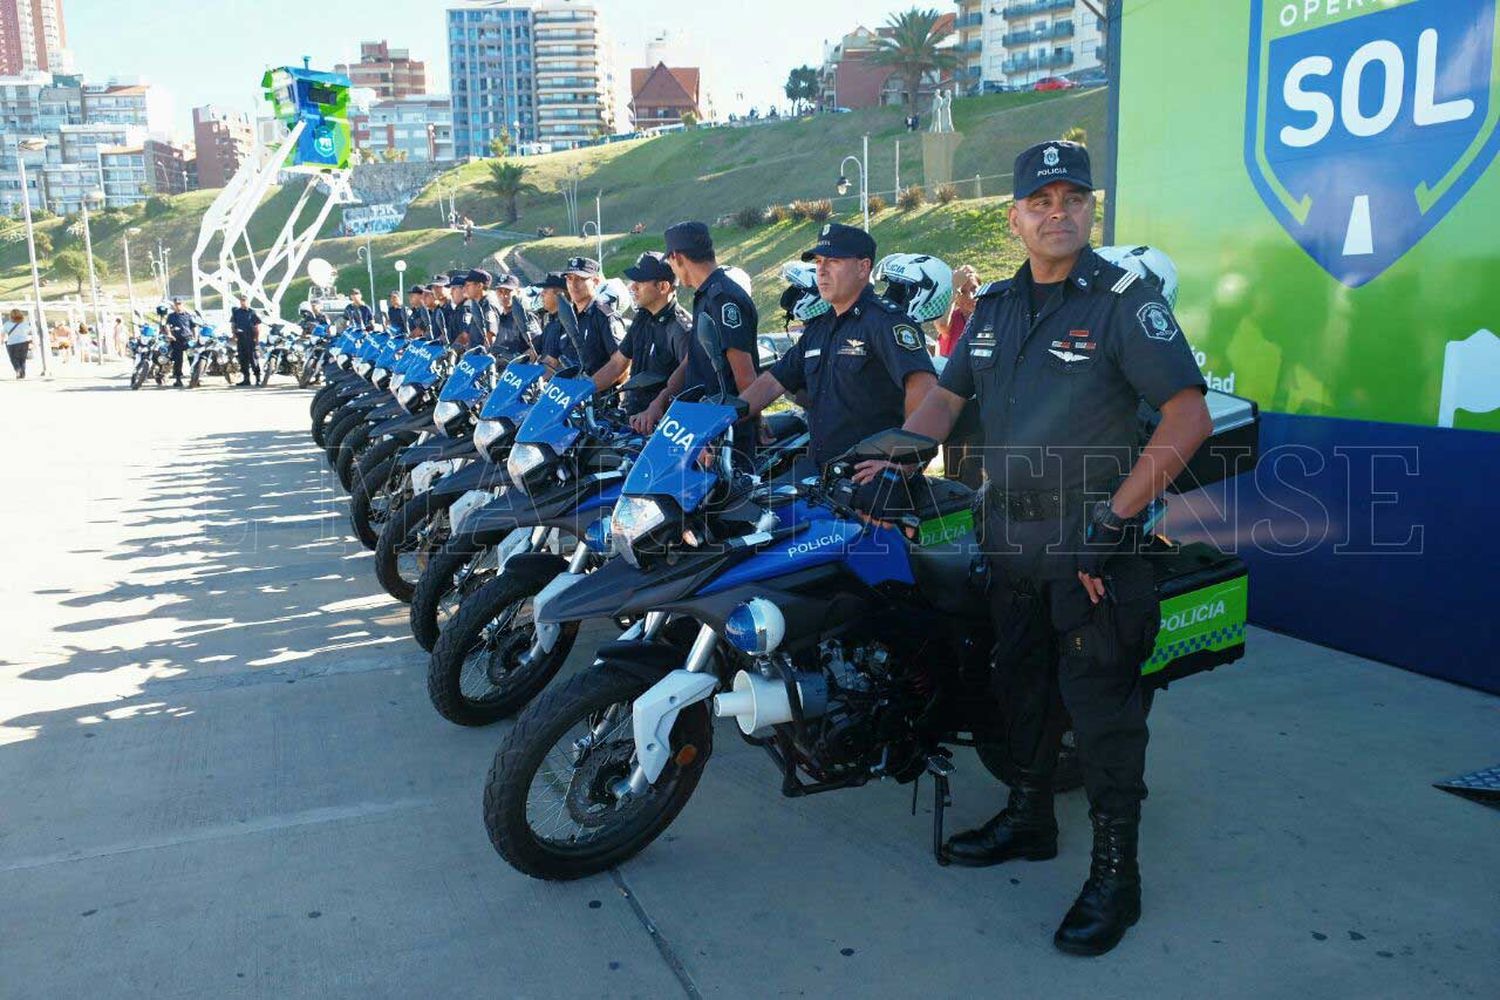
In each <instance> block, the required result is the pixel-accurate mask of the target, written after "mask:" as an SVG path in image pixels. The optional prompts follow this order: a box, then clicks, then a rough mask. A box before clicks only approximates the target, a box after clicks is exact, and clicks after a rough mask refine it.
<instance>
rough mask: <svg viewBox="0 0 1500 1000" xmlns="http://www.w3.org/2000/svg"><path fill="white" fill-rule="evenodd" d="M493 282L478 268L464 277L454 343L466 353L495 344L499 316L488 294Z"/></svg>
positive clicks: (486, 272) (488, 275)
mask: <svg viewBox="0 0 1500 1000" xmlns="http://www.w3.org/2000/svg"><path fill="white" fill-rule="evenodd" d="M492 280H493V278H492V277H491V276H490V272H488V271H486V270H484V269H483V268H478V267H476V268H474V269H473V270H471V271H469V272H468V273H467V274H465V275H464V285H463V288H464V301H463V305H462V306H460V307H459V310H458V314H457V316H458V329H457V333H456V336H455V338H454V339H455V342H456V343H458V344H460V345H461V346H462V347H463V348H464V349H466V350H467V349H468V348H470V347H485V348H488V347H489V346H490V345H491V344H492V343H494V340H495V331H496V329H497V325H498V320H499V314H498V311H497V310H496V309H495V304H494V303H493V302H491V301H490V297H489V294H488V293H489V289H490V282H491V281H492Z"/></svg>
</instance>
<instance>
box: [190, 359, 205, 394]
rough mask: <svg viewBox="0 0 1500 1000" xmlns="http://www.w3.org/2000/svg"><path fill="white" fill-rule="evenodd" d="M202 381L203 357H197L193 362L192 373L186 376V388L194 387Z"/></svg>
mask: <svg viewBox="0 0 1500 1000" xmlns="http://www.w3.org/2000/svg"><path fill="white" fill-rule="evenodd" d="M202 381H203V359H202V358H199V359H198V360H197V361H194V362H193V373H192V374H191V375H190V376H188V388H189V389H196V388H198V386H199V384H200V383H202Z"/></svg>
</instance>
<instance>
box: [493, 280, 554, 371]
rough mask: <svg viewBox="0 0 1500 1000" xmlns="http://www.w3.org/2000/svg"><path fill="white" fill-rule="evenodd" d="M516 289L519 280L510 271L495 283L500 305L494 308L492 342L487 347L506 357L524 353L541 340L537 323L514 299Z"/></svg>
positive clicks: (516, 299)
mask: <svg viewBox="0 0 1500 1000" xmlns="http://www.w3.org/2000/svg"><path fill="white" fill-rule="evenodd" d="M520 288H521V280H520V279H519V278H517V277H516V276H515V275H514V274H506V275H504V276H503V277H501V278H500V279H499V280H498V281H497V282H496V283H495V296H496V298H498V299H499V300H500V306H499V308H498V309H497V310H496V315H495V324H496V325H495V342H494V344H493V345H492V347H491V349H492V350H493V351H494V353H496V354H503V355H506V356H509V357H514V356H516V355H518V354H528V353H530V352H531V350H532V347H533V345H535V344H536V343H537V342H538V341H539V340H540V339H541V332H542V330H541V324H539V323H538V322H537V321H536V317H534V316H532V315H531V314H530V313H528V312H527V311H526V308H525V307H524V306H522V305H521V301H520V300H519V299H518V298H516V292H517V291H519V290H520Z"/></svg>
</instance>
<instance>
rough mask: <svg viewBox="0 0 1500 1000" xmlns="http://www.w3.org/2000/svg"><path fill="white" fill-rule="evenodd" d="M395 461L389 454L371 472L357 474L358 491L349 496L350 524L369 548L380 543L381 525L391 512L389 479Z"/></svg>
mask: <svg viewBox="0 0 1500 1000" xmlns="http://www.w3.org/2000/svg"><path fill="white" fill-rule="evenodd" d="M394 461H395V459H391V458H388V459H386V460H385V461H384V462H381V463H380V464H379V465H377V466H376V467H375V468H373V469H371V470H370V472H369V474H368V476H356V477H355V480H354V491H353V493H352V494H351V496H350V498H349V524H350V526H351V527H352V528H353V529H354V534H355V537H357V538H358V539H359V543H360V544H361V545H363V546H364V547H365V548H367V549H373V548H375V546H376V544H378V543H379V541H380V529H381V528H382V527H384V526H385V522H386V519H387V518H389V517H390V515H391V511H390V496H389V495H388V493H387V490H386V480H387V479H388V478H389V477H390V472H391V463H393V462H394Z"/></svg>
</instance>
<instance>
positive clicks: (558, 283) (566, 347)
mask: <svg viewBox="0 0 1500 1000" xmlns="http://www.w3.org/2000/svg"><path fill="white" fill-rule="evenodd" d="M537 288H539V289H540V290H541V293H542V314H543V316H544V317H545V319H544V320H543V321H542V339H541V343H540V345H539V346H538V347H537V350H536V353H537V357H538V360H540V361H541V362H542V363H543V364H545V365H547V366H548V367H549V368H569V367H572V366H573V365H576V364H578V349H577V348H576V347H574V346H573V341H572V339H571V338H569V336H568V331H567V328H566V327H564V326H563V323H562V318H561V317H560V316H559V315H558V307H559V305H560V300H561V298H562V296H563V295H565V294H566V293H567V290H568V283H567V281H566V280H565V279H564V278H563V276H562V274H561V273H559V272H557V271H550V272H548V274H547V276H546V277H545V278H543V279H542V280H541V282H540V283H539V284H538V285H537Z"/></svg>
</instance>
